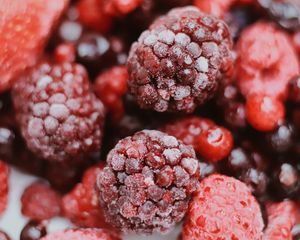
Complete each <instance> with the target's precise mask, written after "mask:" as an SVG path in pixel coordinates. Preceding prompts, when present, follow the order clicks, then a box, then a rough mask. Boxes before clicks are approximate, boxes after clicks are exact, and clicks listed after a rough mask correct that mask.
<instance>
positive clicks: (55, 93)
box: [13, 62, 104, 161]
mask: <svg viewBox="0 0 300 240" xmlns="http://www.w3.org/2000/svg"><path fill="white" fill-rule="evenodd" d="M13 100H14V105H15V110H16V116H17V120H18V122H19V125H20V127H21V131H22V135H23V137H24V138H25V140H26V143H27V145H28V147H29V149H30V150H31V151H33V152H34V153H36V154H38V155H39V156H41V157H43V158H45V159H47V160H50V161H68V160H70V161H76V160H82V159H83V158H86V157H87V156H90V155H91V154H93V153H94V152H96V151H98V150H99V148H100V144H101V136H102V125H103V121H104V120H103V118H104V107H103V104H102V103H101V101H100V100H98V99H97V98H96V96H95V95H94V94H93V93H92V92H91V90H90V85H89V81H88V76H87V73H86V71H85V69H84V68H83V67H82V66H80V65H77V64H71V63H63V64H52V63H48V62H42V63H40V64H38V65H36V66H35V67H34V68H32V69H30V70H29V71H28V72H27V73H26V74H24V75H23V76H22V77H21V78H19V80H18V81H17V82H16V84H15V85H14V89H13Z"/></svg>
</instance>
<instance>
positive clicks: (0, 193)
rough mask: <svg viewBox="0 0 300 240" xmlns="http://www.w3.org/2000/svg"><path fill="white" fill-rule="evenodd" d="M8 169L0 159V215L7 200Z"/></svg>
mask: <svg viewBox="0 0 300 240" xmlns="http://www.w3.org/2000/svg"><path fill="white" fill-rule="evenodd" d="M8 178H9V169H8V166H7V164H6V163H5V162H3V161H1V160H0V183H1V184H0V215H1V214H2V213H3V212H4V210H5V209H6V205H7V202H8Z"/></svg>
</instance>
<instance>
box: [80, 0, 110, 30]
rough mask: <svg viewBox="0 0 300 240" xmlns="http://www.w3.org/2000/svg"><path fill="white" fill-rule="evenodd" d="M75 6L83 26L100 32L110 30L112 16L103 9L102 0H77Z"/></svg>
mask: <svg viewBox="0 0 300 240" xmlns="http://www.w3.org/2000/svg"><path fill="white" fill-rule="evenodd" d="M76 7H77V10H78V13H79V20H80V22H81V23H82V24H83V25H84V26H86V27H88V28H90V29H93V30H96V31H99V32H102V33H105V32H108V31H109V30H110V28H111V25H112V18H111V16H110V15H109V14H107V13H106V12H105V11H104V8H103V0H79V1H78V2H77V5H76Z"/></svg>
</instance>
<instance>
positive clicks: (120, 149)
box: [97, 130, 199, 233]
mask: <svg viewBox="0 0 300 240" xmlns="http://www.w3.org/2000/svg"><path fill="white" fill-rule="evenodd" d="M107 164H108V165H107V167H105V168H104V169H103V171H102V172H101V173H100V174H99V175H98V183H97V188H98V191H99V198H100V202H101V205H102V207H103V209H104V213H105V216H106V220H107V221H108V222H109V223H111V224H112V225H113V226H114V227H116V228H118V229H120V230H121V231H123V232H131V231H133V232H139V233H152V232H154V231H157V232H167V231H168V230H170V229H172V228H173V227H174V226H175V224H176V223H179V222H180V221H181V220H182V219H183V217H184V215H185V213H186V211H187V209H188V204H189V200H190V198H191V195H192V193H193V192H194V191H195V190H196V189H197V187H198V183H199V163H198V160H197V159H196V158H195V152H194V150H193V149H192V147H189V146H186V145H184V144H183V143H182V142H181V141H178V140H177V139H176V138H175V137H172V136H169V135H167V134H165V133H162V132H160V131H155V130H144V131H141V132H137V133H135V134H134V135H133V136H131V137H127V138H125V139H123V140H121V141H119V143H118V144H117V145H116V146H115V148H114V149H112V150H111V152H110V153H109V154H108V157H107Z"/></svg>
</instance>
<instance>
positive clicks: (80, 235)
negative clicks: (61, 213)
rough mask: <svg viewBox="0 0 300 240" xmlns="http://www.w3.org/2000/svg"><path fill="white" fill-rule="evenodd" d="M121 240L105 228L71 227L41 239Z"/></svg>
mask: <svg viewBox="0 0 300 240" xmlns="http://www.w3.org/2000/svg"><path fill="white" fill-rule="evenodd" d="M71 239H72V240H77V239H78V240H79V239H80V240H121V238H119V237H118V236H116V235H115V234H114V233H111V232H109V231H107V230H104V229H100V228H99V229H93V228H90V229H89V228H86V229H69V230H66V231H62V232H54V233H51V234H48V235H47V236H46V237H43V238H41V239H40V240H71Z"/></svg>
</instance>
